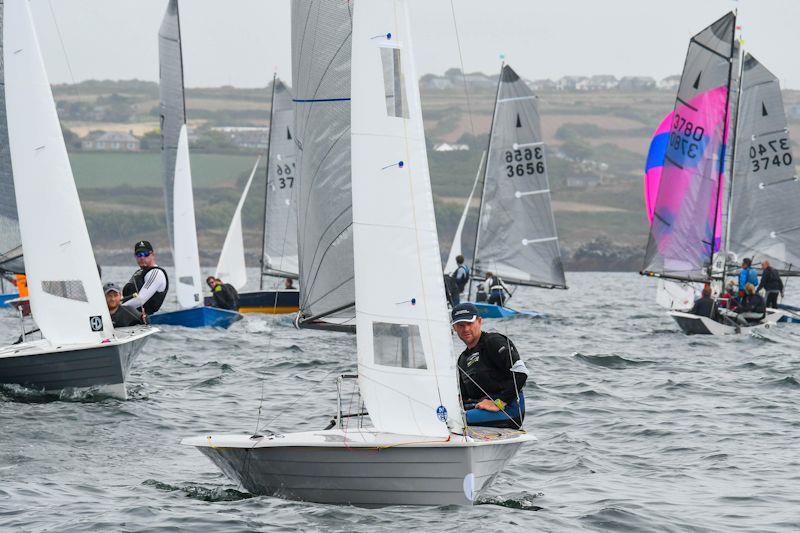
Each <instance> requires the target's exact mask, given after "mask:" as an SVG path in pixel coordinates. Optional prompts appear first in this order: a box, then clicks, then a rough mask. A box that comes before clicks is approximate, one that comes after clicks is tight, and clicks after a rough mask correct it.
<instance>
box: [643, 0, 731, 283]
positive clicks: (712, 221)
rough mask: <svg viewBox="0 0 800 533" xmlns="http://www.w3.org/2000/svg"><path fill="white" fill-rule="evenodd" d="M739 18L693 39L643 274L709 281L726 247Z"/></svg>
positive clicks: (720, 23)
mask: <svg viewBox="0 0 800 533" xmlns="http://www.w3.org/2000/svg"><path fill="white" fill-rule="evenodd" d="M735 27H736V16H735V14H734V13H732V12H731V13H728V14H727V15H725V16H724V17H722V18H720V19H719V20H717V21H716V22H715V23H714V24H712V25H711V26H708V27H707V28H706V29H704V30H703V31H701V32H700V33H698V34H697V35H695V36H694V37H692V39H691V41H690V42H689V50H688V52H687V55H686V62H685V64H684V67H683V74H682V76H681V82H680V86H679V88H678V96H677V98H676V102H675V108H674V113H673V120H672V124H671V127H670V137H669V145H668V147H667V153H666V156H665V159H664V166H663V170H662V174H661V182H660V186H659V190H658V195H657V198H656V203H655V209H654V217H653V223H652V225H651V227H650V235H649V239H648V243H647V251H646V253H645V260H644V267H643V268H642V273H643V274H649V275H657V276H662V277H666V278H675V279H681V280H694V281H706V280H708V279H709V278H710V277H711V274H712V259H713V254H714V252H715V251H717V250H718V249H719V244H720V242H721V233H722V231H721V222H720V220H721V214H722V200H723V195H722V187H723V183H724V180H723V172H724V161H725V142H726V140H727V133H726V132H727V129H728V123H729V122H730V120H729V118H730V117H729V108H730V106H729V103H730V88H731V74H732V68H733V56H734V54H735V51H736V47H735V46H734V31H735Z"/></svg>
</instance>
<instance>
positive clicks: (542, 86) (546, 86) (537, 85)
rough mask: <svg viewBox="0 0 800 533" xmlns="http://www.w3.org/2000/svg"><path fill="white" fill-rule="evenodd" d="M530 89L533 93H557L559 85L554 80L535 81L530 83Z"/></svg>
mask: <svg viewBox="0 0 800 533" xmlns="http://www.w3.org/2000/svg"><path fill="white" fill-rule="evenodd" d="M528 87H530V88H531V90H532V91H555V90H556V89H558V84H556V82H554V81H553V80H547V79H545V80H534V81H529V82H528Z"/></svg>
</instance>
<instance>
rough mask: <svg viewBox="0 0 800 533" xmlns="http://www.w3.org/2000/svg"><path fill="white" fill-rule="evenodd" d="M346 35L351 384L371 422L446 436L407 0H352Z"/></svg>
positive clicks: (443, 329) (449, 378) (441, 322)
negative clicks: (349, 36)
mask: <svg viewBox="0 0 800 533" xmlns="http://www.w3.org/2000/svg"><path fill="white" fill-rule="evenodd" d="M352 42H353V55H352V83H351V87H352V106H351V118H352V126H351V127H352V191H353V250H354V259H355V292H356V335H357V348H358V375H359V387H360V390H361V393H362V395H363V397H364V400H365V402H366V405H367V409H368V411H369V414H370V419H371V420H372V422H373V424H374V425H375V428H376V429H378V430H379V431H386V432H391V433H399V434H408V435H424V436H447V435H448V434H449V433H450V430H451V429H453V430H460V429H461V428H462V420H461V419H462V414H461V405H460V402H459V394H458V388H457V383H458V381H457V376H456V366H455V359H454V357H453V345H452V338H451V334H450V322H449V317H448V313H447V307H446V303H445V293H444V284H443V281H442V271H441V256H440V255H439V242H438V236H437V232H436V220H435V217H434V210H433V197H432V193H431V184H430V176H429V174H428V158H427V153H426V149H425V134H424V131H423V125H422V110H421V105H420V98H419V89H418V87H417V74H416V69H415V67H414V60H413V53H412V46H411V33H410V25H409V20H408V13H407V6H406V2H405V1H404V0H370V1H368V2H361V3H359V4H358V7H357V9H355V10H354V19H353V41H352ZM380 265H384V266H385V265H391V267H392V269H393V270H394V271H396V272H401V273H402V274H403V275H402V276H397V277H396V279H394V280H393V282H392V283H390V284H387V283H386V271H385V268H380ZM448 424H449V425H450V428H448Z"/></svg>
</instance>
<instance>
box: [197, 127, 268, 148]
mask: <svg viewBox="0 0 800 533" xmlns="http://www.w3.org/2000/svg"><path fill="white" fill-rule="evenodd" d="M211 130H212V131H216V132H219V133H224V134H225V135H227V136H228V137H229V138H230V140H231V144H233V145H234V146H235V147H237V148H245V149H249V150H266V149H267V144H269V128H268V127H261V126H225V127H220V128H211Z"/></svg>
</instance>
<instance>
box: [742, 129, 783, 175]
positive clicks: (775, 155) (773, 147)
mask: <svg viewBox="0 0 800 533" xmlns="http://www.w3.org/2000/svg"><path fill="white" fill-rule="evenodd" d="M789 150H790V147H789V139H788V138H787V137H781V138H780V139H773V140H771V141H767V142H766V144H763V143H758V144H753V145H750V153H749V154H748V155H749V156H750V164H751V165H752V168H751V170H752V171H753V172H761V171H762V170H766V169H768V168H769V167H781V166H784V167H786V166H791V165H792V152H790V151H789Z"/></svg>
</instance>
